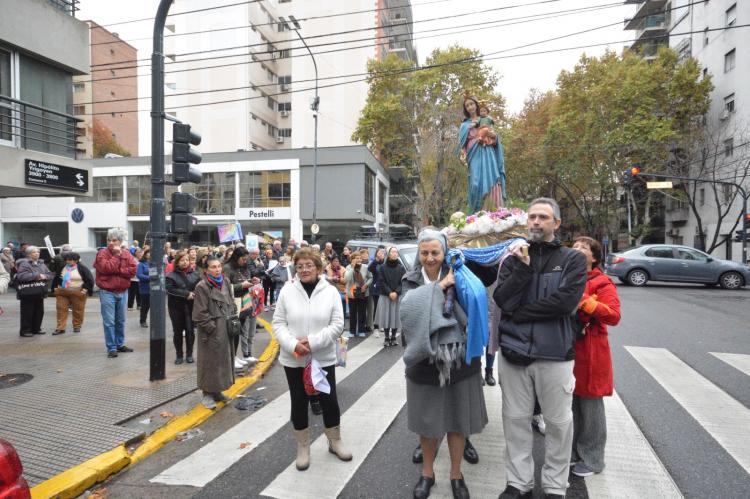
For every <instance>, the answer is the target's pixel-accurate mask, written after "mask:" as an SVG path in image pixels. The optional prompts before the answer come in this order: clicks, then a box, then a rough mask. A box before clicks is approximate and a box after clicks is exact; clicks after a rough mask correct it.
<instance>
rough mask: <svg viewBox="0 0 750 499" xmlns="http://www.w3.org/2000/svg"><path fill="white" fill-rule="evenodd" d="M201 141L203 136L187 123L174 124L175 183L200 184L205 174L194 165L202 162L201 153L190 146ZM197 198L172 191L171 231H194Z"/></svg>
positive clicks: (173, 156) (173, 161)
mask: <svg viewBox="0 0 750 499" xmlns="http://www.w3.org/2000/svg"><path fill="white" fill-rule="evenodd" d="M200 143H201V136H200V135H199V134H198V133H196V132H194V131H193V130H191V129H190V125H188V124H187V123H174V124H173V125H172V180H173V182H174V183H175V184H182V183H184V182H192V183H194V184H200V182H201V178H202V176H203V174H202V173H201V171H200V170H199V169H197V168H195V167H194V166H193V165H197V164H199V163H200V162H201V160H202V158H201V153H200V152H198V151H196V150H195V149H193V148H192V147H190V146H191V145H194V146H197V145H199V144H200ZM196 204H197V200H196V199H195V197H194V196H192V195H191V194H188V193H186V192H173V193H172V211H171V216H172V217H171V224H170V232H172V233H173V234H187V233H189V232H191V231H192V226H193V216H192V215H191V213H192V212H193V210H194V209H195V206H196Z"/></svg>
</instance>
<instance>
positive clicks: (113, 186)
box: [76, 177, 123, 203]
mask: <svg viewBox="0 0 750 499" xmlns="http://www.w3.org/2000/svg"><path fill="white" fill-rule="evenodd" d="M91 190H92V194H93V195H92V196H91V197H82V196H81V197H76V201H77V202H78V203H104V202H113V201H120V202H122V200H123V194H122V177H94V181H93V185H92V189H91Z"/></svg>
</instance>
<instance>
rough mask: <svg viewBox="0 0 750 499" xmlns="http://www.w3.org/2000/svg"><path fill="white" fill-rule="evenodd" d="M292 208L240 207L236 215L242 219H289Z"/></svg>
mask: <svg viewBox="0 0 750 499" xmlns="http://www.w3.org/2000/svg"><path fill="white" fill-rule="evenodd" d="M291 216H292V210H291V208H238V209H237V213H236V217H237V218H238V219H240V220H289V218H290V217H291Z"/></svg>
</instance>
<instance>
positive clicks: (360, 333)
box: [357, 331, 367, 338]
mask: <svg viewBox="0 0 750 499" xmlns="http://www.w3.org/2000/svg"><path fill="white" fill-rule="evenodd" d="M365 336H367V335H366V334H365V333H363V332H361V331H360V332H359V333H357V337H358V338H364V337H365Z"/></svg>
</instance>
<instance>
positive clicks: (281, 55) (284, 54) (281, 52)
mask: <svg viewBox="0 0 750 499" xmlns="http://www.w3.org/2000/svg"><path fill="white" fill-rule="evenodd" d="M291 55H292V51H291V50H290V49H284V50H279V59H286V58H288V57H289V56H291Z"/></svg>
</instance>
